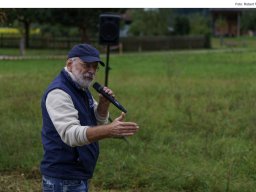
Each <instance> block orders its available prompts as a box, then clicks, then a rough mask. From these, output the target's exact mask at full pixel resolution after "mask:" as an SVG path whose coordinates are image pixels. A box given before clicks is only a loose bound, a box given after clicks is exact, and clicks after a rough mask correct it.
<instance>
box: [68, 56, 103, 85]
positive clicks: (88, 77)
mask: <svg viewBox="0 0 256 192" xmlns="http://www.w3.org/2000/svg"><path fill="white" fill-rule="evenodd" d="M71 60H72V65H71V68H72V71H71V72H72V74H73V75H74V77H75V80H76V82H77V83H78V84H79V85H80V86H81V87H83V88H88V87H89V86H90V85H91V83H92V81H93V80H94V78H95V75H96V71H97V69H98V62H93V63H84V62H83V61H82V60H81V59H79V58H72V59H71Z"/></svg>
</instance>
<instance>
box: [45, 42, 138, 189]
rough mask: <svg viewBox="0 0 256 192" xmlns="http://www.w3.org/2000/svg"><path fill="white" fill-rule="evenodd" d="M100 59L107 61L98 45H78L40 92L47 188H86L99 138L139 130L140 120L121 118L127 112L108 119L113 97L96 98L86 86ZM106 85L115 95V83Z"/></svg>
mask: <svg viewBox="0 0 256 192" xmlns="http://www.w3.org/2000/svg"><path fill="white" fill-rule="evenodd" d="M98 63H100V64H101V65H103V66H104V63H103V62H102V61H101V60H100V58H99V51H98V50H97V49H95V48H94V47H92V46H91V45H89V44H79V45H76V46H74V47H73V48H72V49H71V50H70V52H69V53H68V59H67V61H66V67H65V68H64V69H63V70H62V71H61V72H60V74H59V75H58V76H57V77H56V78H55V79H54V80H53V82H52V83H51V84H50V85H49V87H48V88H47V89H46V91H45V93H44V95H43V97H42V102H41V107H42V116H43V127H42V143H43V148H44V157H43V160H42V162H41V173H42V175H43V191H54V192H60V191H79V192H82V191H83V192H87V191H88V186H87V181H88V179H90V178H91V177H92V175H93V171H94V168H95V165H96V161H97V158H98V155H99V146H98V140H101V139H104V138H110V137H123V136H131V135H133V134H134V133H136V132H137V131H138V128H139V127H138V125H137V124H136V123H134V122H124V121H123V120H124V117H125V114H124V113H121V115H120V116H119V117H117V118H116V119H115V120H114V121H113V122H112V123H110V124H107V123H108V117H109V113H108V107H109V104H110V102H109V101H108V100H107V99H106V98H104V97H103V96H102V95H101V94H100V95H99V102H98V103H97V102H96V101H95V100H94V98H93V97H92V95H91V93H90V92H89V90H88V88H89V86H90V85H91V83H92V81H93V80H94V78H95V75H96V71H97V69H98ZM103 90H104V91H105V92H106V93H108V94H109V95H111V96H114V93H113V92H112V90H111V89H109V88H107V87H104V89H103Z"/></svg>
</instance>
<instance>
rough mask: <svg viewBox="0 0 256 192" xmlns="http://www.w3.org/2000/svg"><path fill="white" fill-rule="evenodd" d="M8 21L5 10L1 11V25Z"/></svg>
mask: <svg viewBox="0 0 256 192" xmlns="http://www.w3.org/2000/svg"><path fill="white" fill-rule="evenodd" d="M5 20H6V15H5V12H4V10H3V9H0V24H2V23H4V22H5Z"/></svg>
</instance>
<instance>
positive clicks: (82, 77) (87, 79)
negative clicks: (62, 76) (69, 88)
mask: <svg viewBox="0 0 256 192" xmlns="http://www.w3.org/2000/svg"><path fill="white" fill-rule="evenodd" d="M73 76H74V80H75V82H77V83H78V84H79V85H80V86H81V87H82V88H85V89H86V88H89V87H90V86H91V84H92V81H93V80H94V78H95V75H94V74H91V73H85V74H81V73H80V72H79V71H78V70H77V69H74V70H73Z"/></svg>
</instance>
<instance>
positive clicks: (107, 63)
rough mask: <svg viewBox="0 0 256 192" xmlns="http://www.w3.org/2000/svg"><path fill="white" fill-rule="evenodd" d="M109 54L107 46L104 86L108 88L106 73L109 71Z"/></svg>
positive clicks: (108, 46)
mask: <svg viewBox="0 0 256 192" xmlns="http://www.w3.org/2000/svg"><path fill="white" fill-rule="evenodd" d="M109 52H110V45H109V44H108V45H107V61H106V68H105V86H108V73H109V70H110V67H109Z"/></svg>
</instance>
